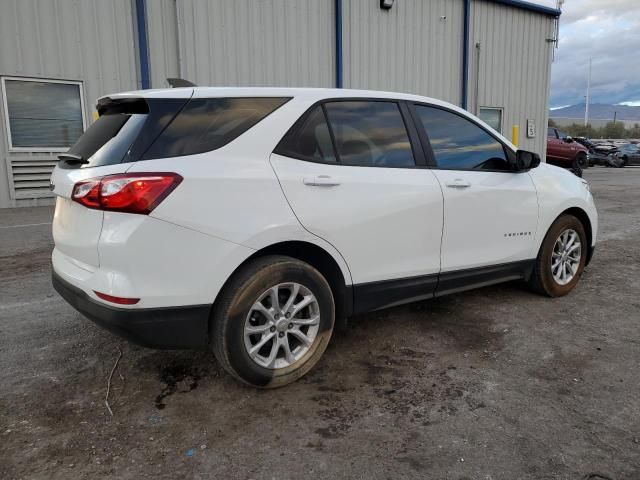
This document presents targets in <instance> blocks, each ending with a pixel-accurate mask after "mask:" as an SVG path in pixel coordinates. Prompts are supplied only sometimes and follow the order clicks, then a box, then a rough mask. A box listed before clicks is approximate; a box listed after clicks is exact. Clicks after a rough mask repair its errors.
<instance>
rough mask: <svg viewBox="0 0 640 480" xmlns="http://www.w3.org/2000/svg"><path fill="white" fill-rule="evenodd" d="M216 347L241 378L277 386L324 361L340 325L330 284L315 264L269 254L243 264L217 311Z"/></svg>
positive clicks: (213, 341)
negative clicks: (334, 332)
mask: <svg viewBox="0 0 640 480" xmlns="http://www.w3.org/2000/svg"><path fill="white" fill-rule="evenodd" d="M211 321H212V329H211V330H212V339H211V348H212V350H213V353H214V354H215V356H216V358H217V360H218V361H219V362H220V364H221V365H222V367H223V368H224V369H225V370H226V371H227V372H228V373H229V374H231V375H232V376H233V377H235V378H236V379H238V380H240V381H242V382H244V383H247V384H249V385H252V386H255V387H259V388H276V387H281V386H284V385H287V384H289V383H291V382H293V381H295V380H297V379H298V378H300V377H302V376H303V375H304V374H305V373H307V372H308V371H309V370H311V368H312V367H313V366H314V365H315V364H316V363H317V362H318V360H320V357H321V356H322V354H323V353H324V351H325V349H326V348H327V344H328V343H329V339H330V338H331V334H332V332H333V327H334V323H335V304H334V299H333V294H332V292H331V287H330V286H329V284H328V283H327V281H326V280H325V278H324V277H323V276H322V275H321V274H320V272H318V271H317V270H316V269H315V268H313V267H312V266H310V265H309V264H307V263H304V262H301V261H299V260H296V259H294V258H291V257H285V256H279V255H278V256H275V255H273V256H268V257H262V258H258V259H255V260H253V261H251V262H249V263H247V264H246V265H244V266H242V267H241V268H240V269H239V271H238V272H236V273H235V274H234V275H233V276H232V278H231V279H230V280H229V282H228V284H227V285H226V286H225V287H224V289H223V291H222V292H221V294H220V298H219V299H218V301H217V302H216V306H215V308H214V311H213V314H212V319H211Z"/></svg>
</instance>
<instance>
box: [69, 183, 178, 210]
mask: <svg viewBox="0 0 640 480" xmlns="http://www.w3.org/2000/svg"><path fill="white" fill-rule="evenodd" d="M181 181H182V177H181V176H180V175H178V174H177V173H124V174H118V175H108V176H106V177H102V178H91V179H89V180H84V181H82V182H78V183H76V184H75V185H74V186H73V192H72V194H71V199H72V200H73V201H75V202H78V203H80V204H82V205H84V206H85V207H88V208H95V209H98V210H109V211H114V212H126V213H139V214H142V215H147V214H149V213H150V212H151V211H152V210H153V209H154V208H156V207H157V206H158V204H159V203H160V202H162V200H164V199H165V198H166V197H167V195H169V194H170V193H171V192H172V191H173V189H175V188H176V187H177V186H178V185H179V184H180V182H181Z"/></svg>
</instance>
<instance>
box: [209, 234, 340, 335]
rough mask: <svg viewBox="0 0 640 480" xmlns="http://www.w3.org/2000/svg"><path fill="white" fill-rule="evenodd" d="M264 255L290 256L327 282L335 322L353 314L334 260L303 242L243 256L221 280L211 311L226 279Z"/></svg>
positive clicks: (265, 249)
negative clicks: (310, 267) (307, 265)
mask: <svg viewBox="0 0 640 480" xmlns="http://www.w3.org/2000/svg"><path fill="white" fill-rule="evenodd" d="M268 255H284V256H287V257H292V258H295V259H297V260H300V261H303V262H305V263H308V264H309V265H311V266H312V267H313V268H315V269H316V270H318V271H319V272H320V273H321V274H322V276H323V277H324V278H325V279H326V280H327V282H328V283H329V286H330V287H331V292H332V293H333V298H334V302H335V307H336V323H339V322H341V321H344V319H346V318H347V317H348V316H350V315H351V314H352V312H353V292H352V288H351V285H350V281H348V280H350V279H347V278H345V275H344V273H343V271H342V268H341V267H340V265H339V263H338V262H337V261H336V259H335V258H334V257H333V256H332V255H331V254H330V253H329V252H328V251H327V250H325V249H324V248H322V247H320V246H318V245H316V244H314V243H311V242H307V241H304V240H289V241H284V242H278V243H274V244H271V245H268V246H266V247H263V248H261V249H259V250H256V251H255V252H254V253H253V254H251V255H250V256H249V257H247V258H246V259H245V260H244V261H243V262H242V263H240V264H239V265H238V266H237V267H236V268H235V270H234V271H233V272H232V273H231V275H229V278H228V279H227V280H226V281H225V283H224V284H223V286H222V288H221V289H220V292H219V293H218V295H217V297H216V300H215V301H214V304H213V308H215V305H216V303H217V302H218V299H219V298H220V293H221V292H222V291H224V289H225V288H226V287H227V285H228V284H229V280H230V279H231V278H232V277H233V276H234V275H235V273H236V272H237V271H238V270H239V269H240V268H242V267H243V266H244V265H246V264H247V263H249V262H251V261H253V260H255V259H257V258H260V257H265V256H268Z"/></svg>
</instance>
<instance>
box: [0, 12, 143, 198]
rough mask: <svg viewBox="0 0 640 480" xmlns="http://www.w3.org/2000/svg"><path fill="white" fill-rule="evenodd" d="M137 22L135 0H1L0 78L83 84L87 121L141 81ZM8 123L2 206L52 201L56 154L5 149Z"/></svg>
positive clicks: (2, 141)
mask: <svg viewBox="0 0 640 480" xmlns="http://www.w3.org/2000/svg"><path fill="white" fill-rule="evenodd" d="M134 18H135V17H134V15H133V8H132V2H131V0H110V1H103V0H3V1H2V2H0V75H8V76H17V77H34V78H44V79H54V80H74V81H80V82H82V88H83V95H84V103H85V105H84V107H85V112H86V116H87V120H88V121H89V122H90V121H91V118H92V112H93V111H94V103H95V100H96V99H97V98H98V97H100V96H102V95H104V94H106V93H111V92H118V91H122V90H132V89H135V88H136V86H137V84H138V80H137V77H138V74H137V66H136V65H137V64H136V51H135V49H134V48H133V45H134V24H133V22H134ZM0 108H2V109H3V111H2V112H0V113H1V114H2V115H3V116H4V114H5V112H4V107H2V106H0ZM4 123H5V122H4V121H3V122H2V124H3V125H2V131H1V132H0V156H2V159H1V160H0V208H2V207H9V206H14V205H17V204H19V201H20V200H24V203H27V204H34V202H35V200H34V199H36V198H40V197H47V196H49V193H48V192H49V189H48V175H47V174H46V173H45V172H44V169H47V168H51V167H52V166H53V165H54V164H55V162H56V161H57V159H56V154H55V153H53V152H37V153H29V152H11V153H10V152H8V146H7V129H6V125H4ZM16 180H17V182H18V183H19V185H17V184H16V187H14V183H15V181H16Z"/></svg>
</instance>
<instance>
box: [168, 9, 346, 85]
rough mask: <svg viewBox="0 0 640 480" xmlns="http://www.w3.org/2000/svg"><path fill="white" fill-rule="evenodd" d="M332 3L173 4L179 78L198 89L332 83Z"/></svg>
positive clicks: (333, 75)
mask: <svg viewBox="0 0 640 480" xmlns="http://www.w3.org/2000/svg"><path fill="white" fill-rule="evenodd" d="M333 4H334V2H333V0H295V1H294V0H261V1H259V2H255V1H251V0H233V1H230V0H178V1H177V7H178V12H177V13H178V25H179V39H180V42H179V45H180V51H179V56H180V60H181V66H180V69H181V73H182V77H183V78H185V79H187V80H190V81H192V82H195V83H197V84H198V85H212V86H213V85H232V86H300V87H303V86H308V87H331V86H333V85H334V78H335V74H334V71H335V69H334V63H335V61H334V28H333V26H334V14H333Z"/></svg>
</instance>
